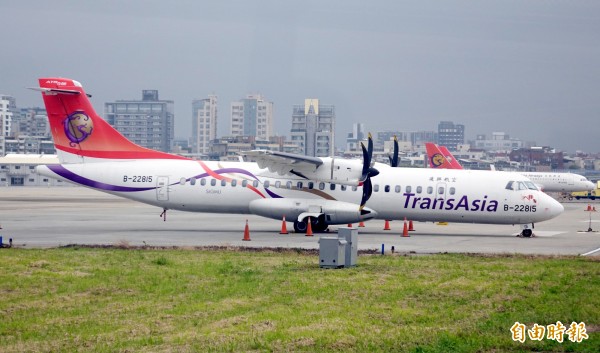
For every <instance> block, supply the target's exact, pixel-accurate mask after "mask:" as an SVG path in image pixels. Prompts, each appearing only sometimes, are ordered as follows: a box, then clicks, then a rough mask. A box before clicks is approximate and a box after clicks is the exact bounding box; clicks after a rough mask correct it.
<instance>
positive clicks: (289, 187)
mask: <svg viewBox="0 0 600 353" xmlns="http://www.w3.org/2000/svg"><path fill="white" fill-rule="evenodd" d="M285 187H286V188H288V189H291V188H292V182H291V181H288V182H287V183H285Z"/></svg>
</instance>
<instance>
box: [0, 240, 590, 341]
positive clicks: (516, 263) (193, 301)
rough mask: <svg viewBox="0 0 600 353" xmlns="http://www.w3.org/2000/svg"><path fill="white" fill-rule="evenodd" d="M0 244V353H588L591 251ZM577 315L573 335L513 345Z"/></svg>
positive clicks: (571, 320)
mask: <svg viewBox="0 0 600 353" xmlns="http://www.w3.org/2000/svg"><path fill="white" fill-rule="evenodd" d="M358 263H359V266H358V267H356V268H352V269H343V270H324V269H320V268H319V267H318V257H317V256H316V255H305V254H299V253H298V252H295V251H289V252H284V253H276V252H235V251H221V250H216V251H197V250H120V249H84V248H81V249H78V248H69V249H48V250H23V249H10V250H2V251H0V351H1V352H28V351H30V352H73V351H98V352H145V351H148V352H187V351H191V352H193V351H202V352H205V351H215V352H221V351H231V352H239V351H257V352H261V351H307V352H314V351H344V352H364V351H406V352H474V351H479V352H504V351H514V352H519V351H543V352H571V351H574V352H599V351H600V333H599V332H598V331H600V309H599V308H600V263H599V262H598V260H597V259H596V260H594V259H592V258H578V257H561V258H548V257H527V256H496V257H480V256H467V255H432V256H410V257H403V256H386V257H382V256H378V255H370V256H360V257H359V259H358ZM515 321H519V322H521V323H525V324H526V325H527V326H528V328H530V327H531V326H532V325H533V324H534V323H538V324H540V325H548V324H553V323H556V321H561V322H562V323H563V324H565V326H568V325H569V324H570V323H571V322H573V321H575V322H584V323H585V324H586V326H587V333H588V335H589V339H587V340H584V341H583V342H581V343H573V342H570V341H569V340H568V339H567V337H566V336H565V342H563V343H562V344H561V343H557V342H555V341H551V340H547V339H544V340H542V341H541V342H538V341H531V340H529V339H527V341H526V342H525V343H519V342H514V341H513V340H512V339H511V334H510V331H509V329H510V327H511V326H512V325H513V324H514V323H515Z"/></svg>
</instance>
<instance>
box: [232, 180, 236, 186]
mask: <svg viewBox="0 0 600 353" xmlns="http://www.w3.org/2000/svg"><path fill="white" fill-rule="evenodd" d="M236 185H237V180H236V179H233V180H232V181H231V186H233V187H235V186H236Z"/></svg>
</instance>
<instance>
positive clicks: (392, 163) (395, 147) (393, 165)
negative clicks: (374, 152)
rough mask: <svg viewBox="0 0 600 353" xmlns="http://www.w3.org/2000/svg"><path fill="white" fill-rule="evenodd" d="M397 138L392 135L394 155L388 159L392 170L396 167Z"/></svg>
mask: <svg viewBox="0 0 600 353" xmlns="http://www.w3.org/2000/svg"><path fill="white" fill-rule="evenodd" d="M398 149H399V148H398V137H397V136H396V135H394V155H393V157H392V158H390V161H391V163H390V165H391V166H392V167H394V168H396V167H398Z"/></svg>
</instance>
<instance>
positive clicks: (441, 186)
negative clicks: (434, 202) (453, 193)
mask: <svg viewBox="0 0 600 353" xmlns="http://www.w3.org/2000/svg"><path fill="white" fill-rule="evenodd" d="M447 194H448V185H446V183H437V184H436V185H435V198H436V199H444V200H445V199H446V195H447Z"/></svg>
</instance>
